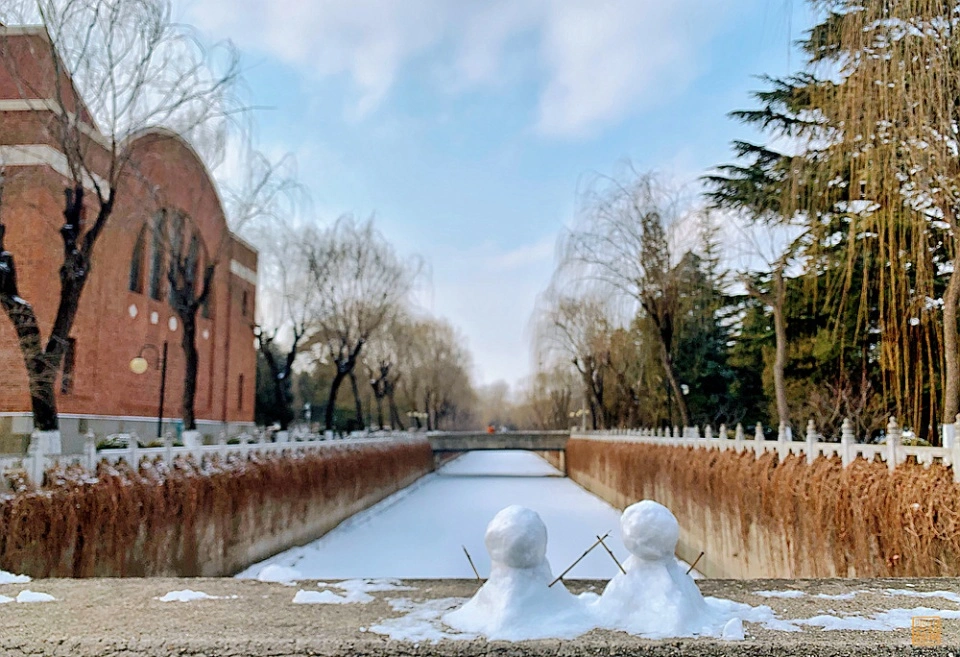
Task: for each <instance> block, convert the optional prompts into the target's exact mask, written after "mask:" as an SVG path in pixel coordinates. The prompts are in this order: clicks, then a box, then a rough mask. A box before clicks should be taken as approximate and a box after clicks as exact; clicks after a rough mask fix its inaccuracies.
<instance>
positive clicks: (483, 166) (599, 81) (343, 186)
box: [178, 0, 810, 384]
mask: <svg viewBox="0 0 960 657" xmlns="http://www.w3.org/2000/svg"><path fill="white" fill-rule="evenodd" d="M178 12H179V14H180V17H181V18H182V20H184V21H185V22H189V23H191V24H193V25H195V26H196V27H197V28H198V29H200V30H201V32H202V34H203V35H204V38H206V39H209V40H211V41H213V40H218V39H231V40H233V41H234V42H235V43H236V44H237V45H238V46H239V47H240V48H241V50H242V52H243V64H244V67H245V77H246V80H247V85H248V87H249V95H250V100H251V102H252V104H254V105H256V106H261V107H264V108H268V109H263V110H261V111H259V112H258V114H257V119H258V121H257V122H258V124H259V141H260V146H261V148H262V149H263V150H265V151H267V152H268V153H273V154H278V153H283V152H288V151H289V152H292V153H293V154H294V155H295V157H296V160H297V164H298V171H299V177H300V180H301V182H302V183H303V184H304V185H305V186H306V187H307V189H308V190H309V191H310V194H311V196H312V201H313V202H312V214H313V215H314V216H315V218H316V221H318V222H321V223H326V222H331V221H333V220H334V219H335V218H336V217H337V216H338V215H340V214H342V213H344V212H353V213H355V214H357V215H359V216H366V215H369V214H370V213H376V216H377V224H378V226H379V228H380V229H381V230H382V231H383V232H384V233H385V234H386V235H387V237H388V238H390V239H391V241H393V242H394V243H395V244H396V245H397V246H398V248H399V249H400V250H402V251H404V252H407V253H412V252H416V253H419V254H421V255H422V256H424V257H425V258H426V260H427V261H428V263H429V264H430V270H431V276H430V282H431V285H430V292H429V293H426V294H423V295H422V300H421V301H422V304H423V305H424V306H425V307H426V309H427V310H429V311H431V312H433V313H434V314H437V315H440V316H443V317H446V318H447V319H449V320H450V321H452V322H453V323H454V324H455V325H456V326H458V327H459V328H460V329H461V330H462V332H463V333H464V334H465V335H466V337H467V339H468V341H469V346H470V349H471V351H472V353H473V357H474V361H475V369H474V374H475V378H476V380H477V381H478V382H479V383H489V382H492V381H495V380H497V379H504V380H506V381H507V382H509V383H511V384H514V383H516V382H517V381H519V380H520V379H522V378H523V377H524V376H526V375H528V374H529V373H530V371H531V368H532V360H531V355H530V354H531V348H530V345H531V336H530V334H529V326H528V325H529V322H530V316H531V313H532V311H533V307H534V303H535V300H536V295H537V294H538V293H539V292H540V291H541V290H543V289H544V288H545V287H546V286H547V284H548V282H549V279H550V275H551V273H552V270H553V265H554V244H555V242H556V239H557V236H558V235H559V234H560V233H561V231H562V230H563V228H564V226H565V225H567V224H568V223H569V222H570V220H571V218H572V216H573V213H574V211H575V208H576V202H577V190H578V188H581V187H582V185H583V184H584V182H585V181H586V180H587V179H589V177H590V175H591V174H593V173H596V172H601V173H610V172H613V171H614V170H615V169H616V168H617V166H618V163H622V162H623V161H624V160H627V159H629V160H630V161H631V162H632V163H633V165H634V167H635V168H636V169H638V170H651V169H652V170H657V171H660V172H662V173H664V174H666V175H668V176H671V177H673V178H675V179H677V180H680V181H689V180H695V179H696V177H697V176H698V175H700V174H702V173H703V172H704V171H705V170H706V169H708V168H709V167H710V166H712V165H715V164H719V163H722V162H725V161H728V160H729V158H730V150H729V143H730V141H731V139H734V138H755V135H753V134H751V132H750V131H749V130H747V129H745V128H744V127H742V126H739V125H738V124H737V123H736V122H734V121H732V120H730V119H728V118H727V117H726V114H727V112H729V111H731V110H734V109H738V108H744V107H750V106H751V105H752V103H751V100H750V97H749V92H750V91H751V90H754V89H757V88H758V86H759V84H760V83H759V82H758V81H757V80H756V79H755V77H754V76H756V75H758V74H773V75H778V74H783V73H786V72H787V71H788V70H791V69H793V70H795V69H796V68H797V67H798V65H799V64H801V60H800V57H799V56H798V55H797V53H796V52H795V51H792V49H791V45H790V44H791V42H792V41H795V40H796V39H797V38H799V37H800V36H801V35H802V32H803V30H804V29H805V28H806V27H807V26H808V25H809V23H810V13H809V9H808V8H807V6H806V4H805V3H804V2H802V1H801V0H619V1H616V2H614V1H610V0H489V1H485V2H480V1H479V0H404V1H403V2H401V1H400V0H182V1H181V2H180V4H179V5H178Z"/></svg>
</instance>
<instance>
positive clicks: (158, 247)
mask: <svg viewBox="0 0 960 657" xmlns="http://www.w3.org/2000/svg"><path fill="white" fill-rule="evenodd" d="M166 227H167V214H166V212H161V213H160V214H158V215H157V219H156V221H155V222H154V224H153V244H152V248H151V249H150V254H151V257H150V298H151V299H156V300H157V301H159V300H160V299H162V298H163V287H164V286H163V281H164V279H165V278H166V271H164V270H165V269H166V267H165V265H166V259H165V258H164V251H165V249H164V248H163V247H164V240H165V238H166V232H167V230H166Z"/></svg>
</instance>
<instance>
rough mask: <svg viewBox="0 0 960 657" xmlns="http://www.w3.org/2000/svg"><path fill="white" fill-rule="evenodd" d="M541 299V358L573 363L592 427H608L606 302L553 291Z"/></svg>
mask: <svg viewBox="0 0 960 657" xmlns="http://www.w3.org/2000/svg"><path fill="white" fill-rule="evenodd" d="M541 302H545V305H544V307H543V308H541V309H540V311H539V317H538V320H537V323H538V330H537V340H538V342H539V344H538V348H539V350H540V353H541V359H542V360H545V361H547V362H556V361H559V362H562V363H570V364H572V365H573V367H574V369H576V371H577V374H578V375H579V378H580V380H581V381H582V383H583V388H584V391H585V393H586V395H585V396H586V401H587V402H588V404H589V407H590V415H591V422H592V425H593V428H594V429H603V428H606V427H607V416H606V384H607V382H606V373H607V366H608V365H609V360H610V333H611V327H610V319H609V312H608V309H607V307H606V304H605V303H604V302H603V301H602V300H601V299H599V298H598V297H582V298H578V297H571V296H559V297H556V296H554V293H553V292H552V291H548V293H547V295H546V296H545V297H544V299H542V300H541Z"/></svg>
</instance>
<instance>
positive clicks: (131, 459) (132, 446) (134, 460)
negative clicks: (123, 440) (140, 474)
mask: <svg viewBox="0 0 960 657" xmlns="http://www.w3.org/2000/svg"><path fill="white" fill-rule="evenodd" d="M127 435H128V436H129V438H128V439H127V451H128V454H129V456H127V465H129V466H130V468H131V469H132V470H133V471H134V472H137V471H139V470H140V452H139V451H138V450H139V447H140V438H139V437H138V436H137V433H136V432H135V431H131V432H130V433H129V434H127Z"/></svg>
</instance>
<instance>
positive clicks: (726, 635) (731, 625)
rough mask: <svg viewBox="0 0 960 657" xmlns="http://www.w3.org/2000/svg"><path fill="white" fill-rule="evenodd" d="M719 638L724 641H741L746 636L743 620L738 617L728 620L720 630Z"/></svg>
mask: <svg viewBox="0 0 960 657" xmlns="http://www.w3.org/2000/svg"><path fill="white" fill-rule="evenodd" d="M720 638H721V639H724V640H725V641H743V640H744V638H746V635H745V634H744V631H743V620H742V619H740V618H731V619H730V620H728V621H727V623H726V625H724V626H723V630H721V632H720Z"/></svg>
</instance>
